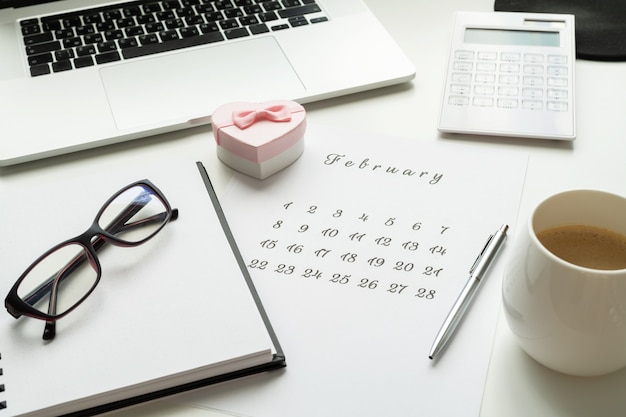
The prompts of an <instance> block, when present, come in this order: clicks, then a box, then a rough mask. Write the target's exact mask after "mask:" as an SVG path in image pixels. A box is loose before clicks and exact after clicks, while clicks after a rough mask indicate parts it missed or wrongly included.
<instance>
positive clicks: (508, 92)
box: [498, 86, 519, 96]
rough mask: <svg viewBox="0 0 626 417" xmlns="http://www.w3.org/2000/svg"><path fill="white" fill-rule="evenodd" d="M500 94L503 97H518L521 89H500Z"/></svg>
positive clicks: (509, 87)
mask: <svg viewBox="0 0 626 417" xmlns="http://www.w3.org/2000/svg"><path fill="white" fill-rule="evenodd" d="M498 94H499V95H501V96H517V95H518V94H519V88H517V87H511V86H501V87H498Z"/></svg>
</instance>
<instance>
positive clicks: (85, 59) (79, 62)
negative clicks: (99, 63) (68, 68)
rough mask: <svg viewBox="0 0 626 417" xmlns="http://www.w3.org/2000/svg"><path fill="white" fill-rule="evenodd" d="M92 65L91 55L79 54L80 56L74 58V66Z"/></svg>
mask: <svg viewBox="0 0 626 417" xmlns="http://www.w3.org/2000/svg"><path fill="white" fill-rule="evenodd" d="M92 65H93V59H92V58H91V56H81V57H78V58H76V59H74V66H75V67H76V68H84V67H90V66H92Z"/></svg>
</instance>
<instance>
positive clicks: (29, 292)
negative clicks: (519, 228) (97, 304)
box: [17, 243, 98, 315]
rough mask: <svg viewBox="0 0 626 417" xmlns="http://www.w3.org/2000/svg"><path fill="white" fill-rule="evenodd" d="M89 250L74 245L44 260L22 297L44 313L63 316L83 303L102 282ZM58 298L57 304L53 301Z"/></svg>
mask: <svg viewBox="0 0 626 417" xmlns="http://www.w3.org/2000/svg"><path fill="white" fill-rule="evenodd" d="M87 259H90V255H89V254H88V252H87V250H86V249H85V247H83V246H82V245H80V244H78V243H70V244H67V245H65V246H61V247H59V248H58V249H57V250H55V251H54V252H51V253H49V254H48V256H46V257H45V258H43V259H41V261H40V262H39V263H37V264H36V265H35V266H34V267H33V268H32V269H31V270H30V271H29V272H28V275H26V277H25V278H24V280H23V281H22V282H21V284H20V286H19V288H18V293H17V294H18V296H19V297H20V298H21V299H22V300H24V301H25V302H26V303H28V304H30V305H31V306H32V307H34V308H36V309H37V310H39V311H41V312H42V313H44V314H50V315H57V314H63V313H65V312H66V311H67V310H69V309H71V308H72V307H73V306H74V305H76V304H77V303H79V302H80V301H81V300H82V299H83V298H84V297H85V295H87V294H88V293H89V291H90V290H91V288H93V286H94V285H95V284H96V282H97V280H98V271H97V270H96V267H95V263H94V262H93V261H91V259H90V262H85V260H87ZM52 296H54V297H56V301H55V302H50V298H51V297H52Z"/></svg>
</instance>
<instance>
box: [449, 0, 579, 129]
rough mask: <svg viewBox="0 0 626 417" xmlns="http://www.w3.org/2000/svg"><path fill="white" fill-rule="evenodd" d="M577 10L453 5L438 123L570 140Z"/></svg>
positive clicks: (572, 126) (572, 127) (573, 97)
mask: <svg viewBox="0 0 626 417" xmlns="http://www.w3.org/2000/svg"><path fill="white" fill-rule="evenodd" d="M574 33H575V32H574V16H573V15H562V14H544V13H509V12H489V13H482V12H457V13H456V15H455V19H454V29H453V32H452V42H451V48H450V56H449V61H448V68H447V74H446V84H445V87H444V95H443V100H442V103H441V113H440V118H439V126H438V127H439V130H440V131H442V132H452V133H469V134H479V135H498V136H515V137H528V138H542V139H558V140H573V139H574V138H575V137H576V120H575V100H574V99H575V95H574V63H575V59H576V45H575V35H574Z"/></svg>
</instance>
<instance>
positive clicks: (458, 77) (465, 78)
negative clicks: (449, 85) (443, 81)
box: [452, 72, 472, 83]
mask: <svg viewBox="0 0 626 417" xmlns="http://www.w3.org/2000/svg"><path fill="white" fill-rule="evenodd" d="M471 81H472V74H468V73H466V72H455V73H453V74H452V82H454V83H469V82H471Z"/></svg>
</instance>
